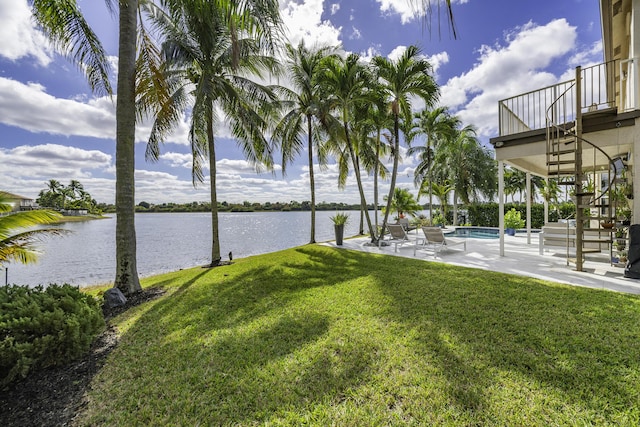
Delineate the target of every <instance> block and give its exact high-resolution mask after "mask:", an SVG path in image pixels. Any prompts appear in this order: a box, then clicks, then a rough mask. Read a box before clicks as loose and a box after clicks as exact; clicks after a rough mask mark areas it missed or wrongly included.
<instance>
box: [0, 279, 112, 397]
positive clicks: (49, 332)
mask: <svg viewBox="0 0 640 427" xmlns="http://www.w3.org/2000/svg"><path fill="white" fill-rule="evenodd" d="M104 327H105V321H104V316H103V315H102V310H101V308H100V305H99V303H98V301H97V300H96V299H95V298H94V297H92V296H91V295H88V294H85V293H82V292H80V290H79V289H78V288H77V287H73V286H71V285H68V284H64V285H62V286H59V285H49V286H48V287H46V288H44V287H42V286H38V287H35V288H29V287H26V286H17V285H11V286H4V287H0V387H4V386H6V385H7V384H9V383H10V382H12V381H14V380H16V379H19V378H24V377H26V376H27V374H28V373H29V372H31V371H33V370H37V369H42V368H46V367H49V366H56V365H63V364H65V363H67V362H69V361H70V360H73V359H76V358H78V357H79V356H81V355H82V354H84V353H86V352H87V350H89V347H90V345H91V343H92V342H93V340H94V338H95V337H96V336H97V335H98V334H99V333H100V332H102V331H103V330H104Z"/></svg>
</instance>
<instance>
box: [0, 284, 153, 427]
mask: <svg viewBox="0 0 640 427" xmlns="http://www.w3.org/2000/svg"><path fill="white" fill-rule="evenodd" d="M162 294H164V290H162V289H157V288H149V289H144V290H143V291H141V292H138V293H137V294H135V295H132V296H130V297H129V298H128V299H127V303H126V304H125V305H123V306H120V307H116V308H114V309H111V310H103V314H104V317H105V321H106V322H107V328H106V330H105V331H104V332H103V333H102V334H101V335H100V336H98V337H97V338H96V340H95V341H94V343H93V344H92V346H91V348H90V349H89V351H88V352H87V354H85V355H84V356H83V357H82V358H80V359H78V360H75V361H73V362H71V363H69V364H68V365H65V366H58V367H54V368H48V369H44V370H42V371H36V372H33V373H32V374H30V375H29V376H28V377H27V378H25V379H24V380H22V381H19V382H17V383H14V384H12V385H11V386H10V387H9V388H8V389H6V390H0V425H1V426H15V427H18V426H29V427H31V426H42V427H49V426H51V427H59V426H69V425H72V422H73V419H74V418H75V417H76V415H77V414H78V412H79V411H80V410H81V409H82V408H83V407H84V406H85V405H86V404H87V399H86V396H85V394H86V392H87V391H88V390H89V389H90V385H91V380H92V379H93V377H94V375H95V374H96V373H98V372H99V371H100V369H101V368H102V366H103V365H104V362H105V360H106V357H107V356H108V355H109V353H111V351H112V350H113V349H114V348H115V347H116V346H117V345H118V334H117V330H116V328H115V327H113V326H111V325H110V324H109V320H110V319H111V318H113V317H114V316H116V315H118V314H120V313H122V312H124V311H126V310H128V309H129V308H131V307H134V306H136V305H138V304H141V303H143V302H146V301H150V300H153V299H155V298H158V297H159V296H161V295H162Z"/></svg>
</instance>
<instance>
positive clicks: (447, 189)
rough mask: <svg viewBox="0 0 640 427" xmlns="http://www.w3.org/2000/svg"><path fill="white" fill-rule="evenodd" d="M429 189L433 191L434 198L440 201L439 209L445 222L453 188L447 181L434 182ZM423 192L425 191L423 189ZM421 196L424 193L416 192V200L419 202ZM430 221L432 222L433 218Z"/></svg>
mask: <svg viewBox="0 0 640 427" xmlns="http://www.w3.org/2000/svg"><path fill="white" fill-rule="evenodd" d="M430 189H431V191H433V195H434V196H436V197H437V198H438V200H439V201H440V209H441V211H442V217H443V218H444V219H445V220H446V219H447V213H448V212H449V211H448V206H449V194H450V193H451V192H452V191H453V189H454V187H453V186H452V185H451V184H449V182H448V181H443V182H434V183H433V184H432V185H431V186H430ZM424 190H427V189H426V188H425V189H424ZM421 194H426V191H425V192H423V193H421V192H418V200H420V195H421ZM431 219H432V220H433V218H431Z"/></svg>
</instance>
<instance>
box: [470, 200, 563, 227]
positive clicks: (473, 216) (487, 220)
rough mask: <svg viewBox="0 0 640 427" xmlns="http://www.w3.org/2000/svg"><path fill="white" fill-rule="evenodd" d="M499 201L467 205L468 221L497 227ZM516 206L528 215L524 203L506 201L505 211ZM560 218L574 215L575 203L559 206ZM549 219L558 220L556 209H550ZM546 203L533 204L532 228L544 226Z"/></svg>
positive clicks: (473, 223) (522, 213) (516, 208)
mask: <svg viewBox="0 0 640 427" xmlns="http://www.w3.org/2000/svg"><path fill="white" fill-rule="evenodd" d="M498 208H499V205H498V203H494V202H492V203H475V204H471V205H469V206H468V207H467V209H468V210H469V217H468V219H467V222H469V223H471V224H472V225H475V226H478V227H497V226H498V220H499V218H498ZM511 208H514V209H515V210H517V211H518V212H520V214H521V216H522V218H526V217H527V206H526V204H524V203H505V205H504V211H505V212H508V211H509V210H511ZM559 210H560V218H569V217H573V214H574V213H575V210H576V208H575V205H574V204H573V203H568V202H565V203H561V204H560V206H559ZM549 221H551V222H555V221H558V212H557V211H556V210H550V211H549ZM544 223H545V221H544V205H542V204H539V203H536V204H533V205H531V228H542V226H543V225H544Z"/></svg>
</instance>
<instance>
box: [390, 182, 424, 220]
mask: <svg viewBox="0 0 640 427" xmlns="http://www.w3.org/2000/svg"><path fill="white" fill-rule="evenodd" d="M385 200H386V198H385ZM421 210H422V206H420V204H419V203H418V202H417V201H416V199H415V198H414V197H413V194H411V192H410V191H409V190H408V189H407V188H396V189H395V191H394V192H393V200H391V212H397V213H398V218H399V219H400V218H404V216H405V214H407V215H411V216H412V217H415V216H416V212H418V211H421Z"/></svg>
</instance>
